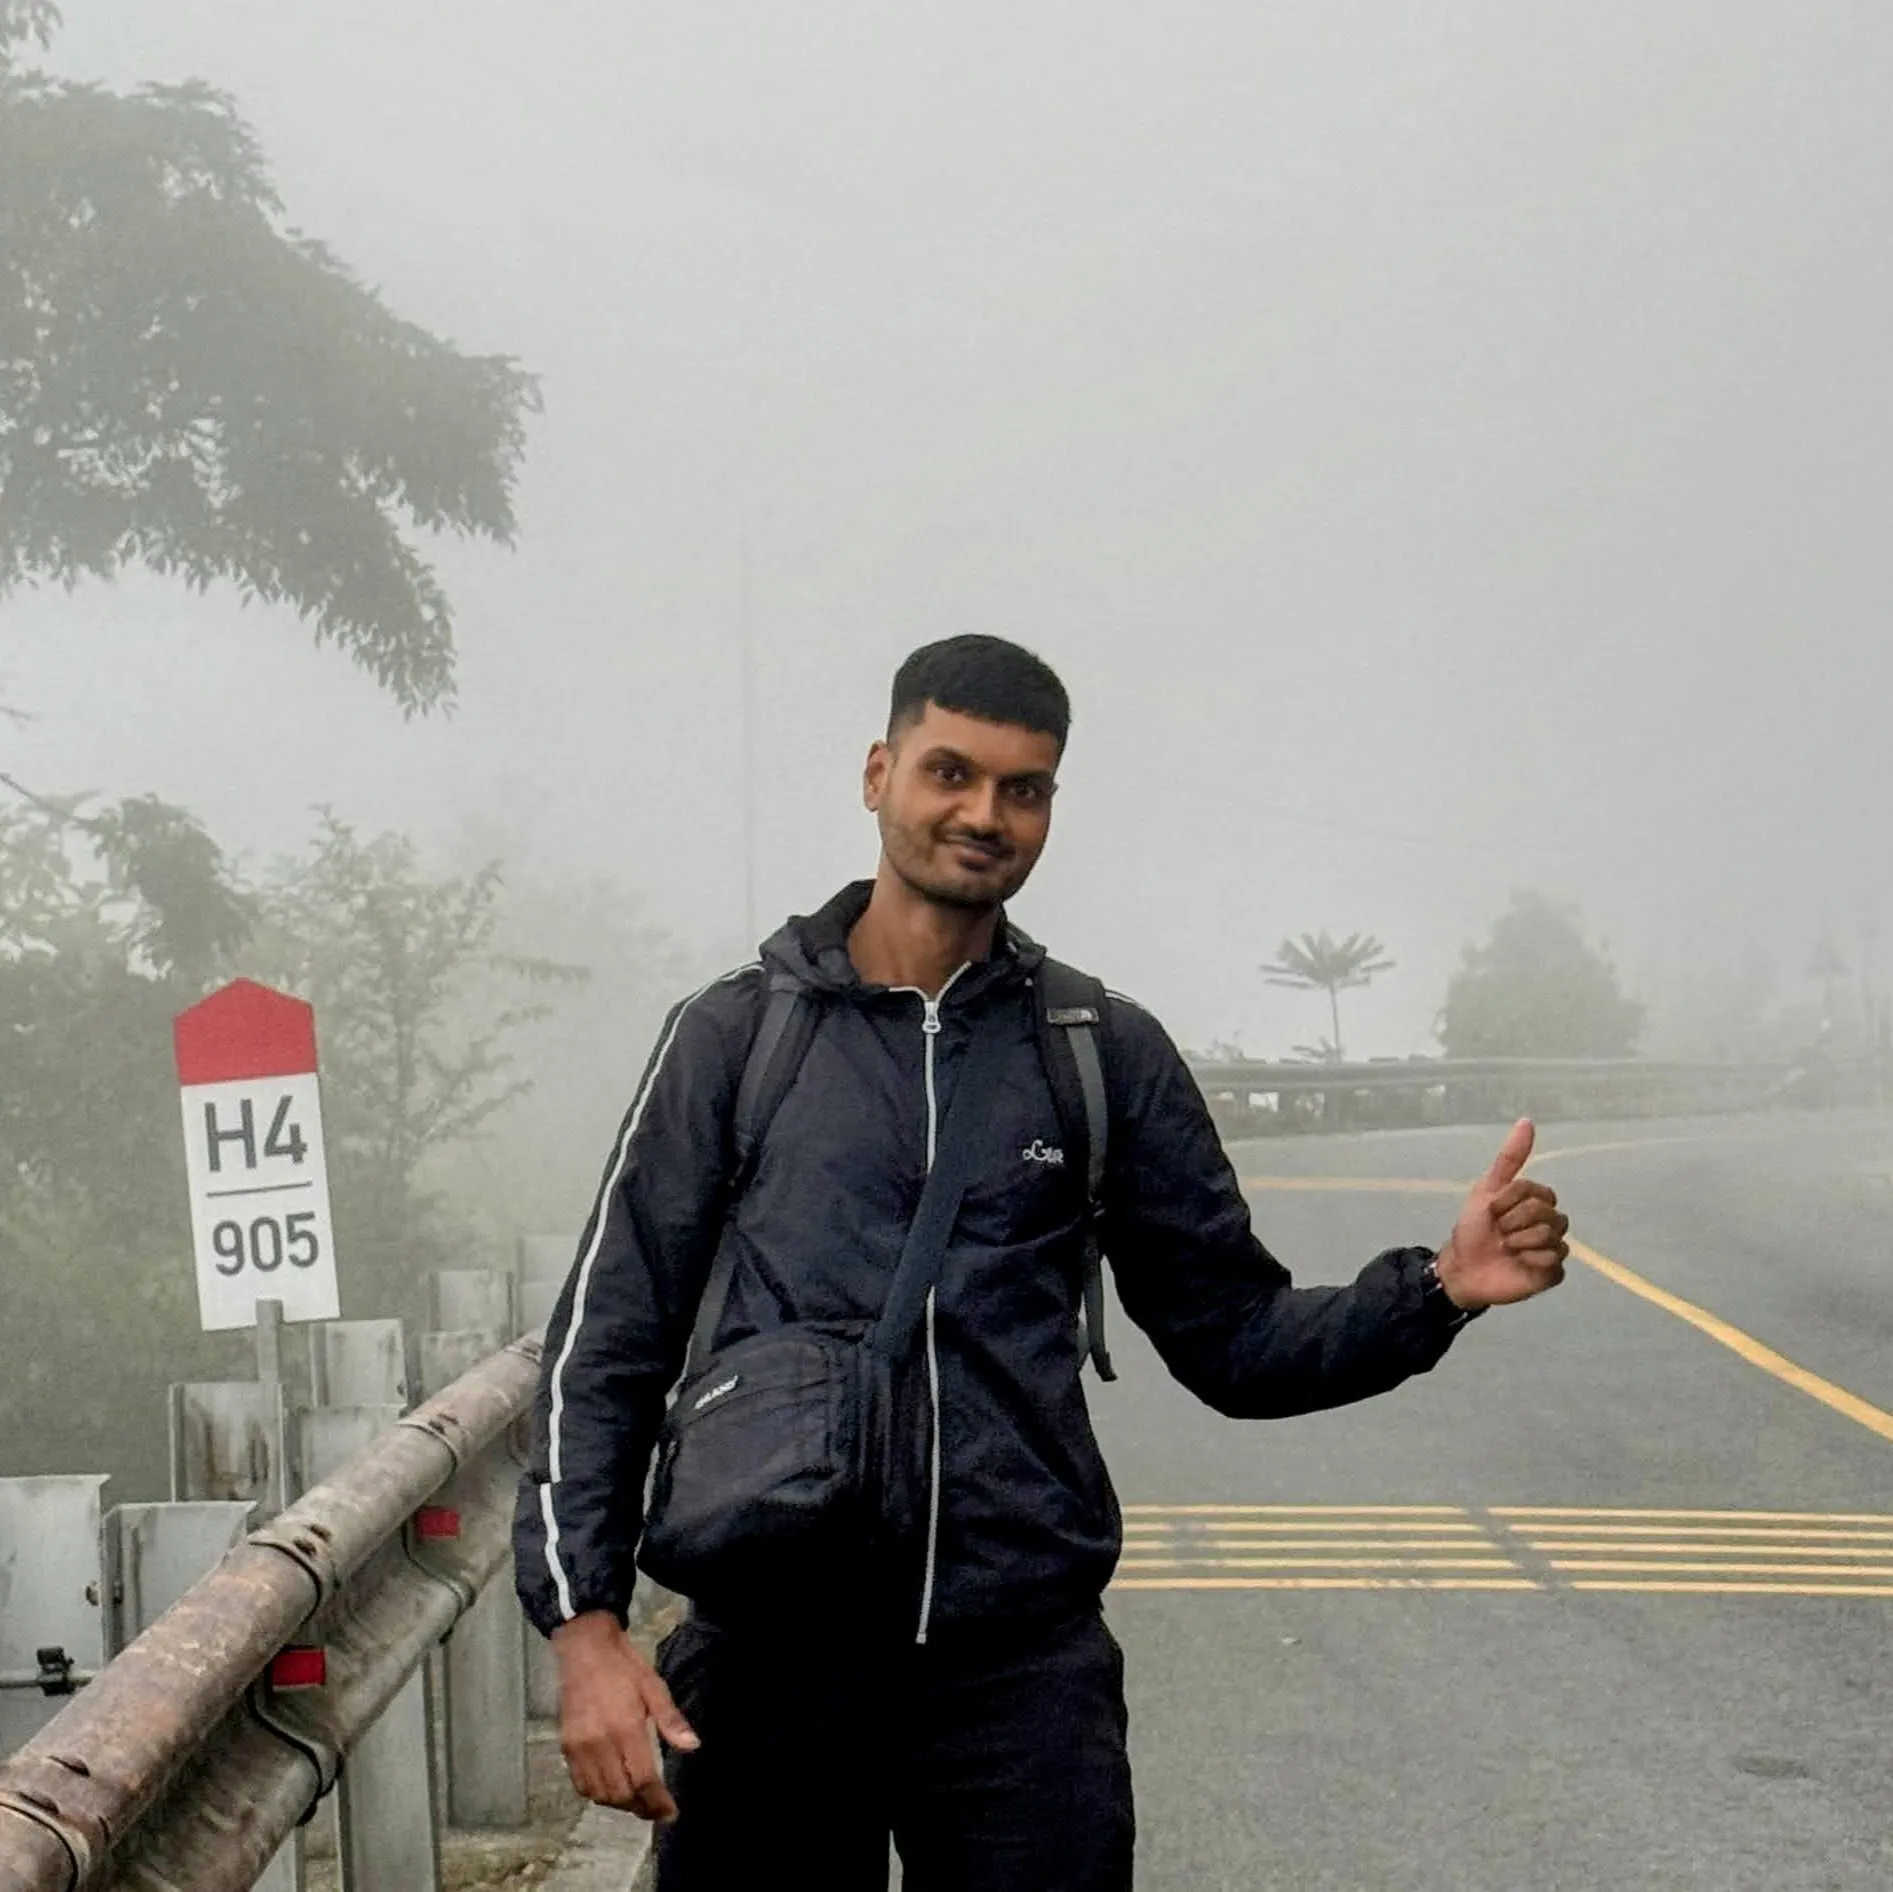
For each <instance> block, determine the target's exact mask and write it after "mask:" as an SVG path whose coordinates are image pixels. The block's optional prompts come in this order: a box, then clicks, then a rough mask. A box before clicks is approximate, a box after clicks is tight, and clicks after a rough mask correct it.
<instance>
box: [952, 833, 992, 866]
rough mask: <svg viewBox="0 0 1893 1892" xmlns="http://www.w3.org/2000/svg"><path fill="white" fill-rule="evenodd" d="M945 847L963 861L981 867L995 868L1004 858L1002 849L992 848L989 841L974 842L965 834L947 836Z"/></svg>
mask: <svg viewBox="0 0 1893 1892" xmlns="http://www.w3.org/2000/svg"><path fill="white" fill-rule="evenodd" d="M947 846H948V847H950V848H951V849H952V850H953V851H954V853H956V854H958V855H960V856H961V857H962V858H963V859H966V860H969V861H972V862H974V863H975V864H977V865H978V866H981V867H997V866H998V865H999V863H1000V862H1001V861H1003V860H1004V859H1005V858H1006V853H1005V850H1004V849H1003V848H998V847H994V846H993V844H992V843H991V842H990V841H979V840H975V839H974V838H973V837H972V836H971V835H967V834H955V835H949V836H948V837H947Z"/></svg>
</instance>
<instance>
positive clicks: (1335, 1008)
mask: <svg viewBox="0 0 1893 1892" xmlns="http://www.w3.org/2000/svg"><path fill="white" fill-rule="evenodd" d="M1393 964H1394V962H1393V961H1392V960H1391V959H1389V958H1388V957H1387V949H1386V948H1385V947H1384V946H1383V945H1382V944H1381V943H1380V941H1379V940H1377V939H1376V938H1375V937H1374V936H1373V934H1371V933H1350V934H1349V935H1348V936H1347V938H1346V939H1344V940H1336V939H1334V938H1333V937H1332V936H1331V935H1330V934H1329V933H1327V932H1326V931H1325V930H1324V931H1322V932H1320V933H1304V934H1303V935H1302V936H1301V938H1300V939H1298V940H1297V939H1285V940H1283V941H1282V943H1281V945H1280V946H1279V947H1278V948H1277V949H1276V956H1275V958H1274V959H1272V960H1271V961H1270V962H1269V963H1268V964H1267V965H1265V966H1264V967H1263V968H1262V970H1263V972H1264V973H1265V974H1266V975H1267V977H1268V982H1269V984H1270V985H1285V986H1288V987H1291V988H1292V989H1293V990H1295V991H1297V992H1325V993H1327V995H1328V1015H1329V1017H1330V1019H1331V1020H1332V1021H1333V1025H1334V1035H1333V1037H1332V1038H1331V1039H1328V1040H1324V1042H1323V1045H1322V1047H1321V1048H1320V1050H1319V1051H1318V1052H1317V1053H1315V1054H1312V1055H1316V1056H1318V1057H1319V1058H1320V1059H1321V1061H1323V1062H1327V1063H1334V1064H1338V1063H1340V1062H1341V1057H1342V1052H1341V996H1340V995H1341V994H1342V993H1343V992H1348V991H1352V990H1354V989H1355V988H1356V987H1359V986H1364V985H1367V984H1369V983H1370V982H1371V981H1372V980H1373V978H1374V977H1375V975H1376V974H1377V973H1382V972H1391V971H1392V970H1393ZM1307 1049H1308V1048H1307V1047H1306V1046H1297V1050H1298V1051H1307Z"/></svg>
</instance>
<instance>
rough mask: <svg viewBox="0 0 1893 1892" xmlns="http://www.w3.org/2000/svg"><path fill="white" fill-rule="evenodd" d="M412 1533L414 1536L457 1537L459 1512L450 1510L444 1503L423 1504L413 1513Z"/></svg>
mask: <svg viewBox="0 0 1893 1892" xmlns="http://www.w3.org/2000/svg"><path fill="white" fill-rule="evenodd" d="M414 1535H415V1536H416V1537H458V1536H459V1535H460V1513H459V1512H458V1511H450V1510H449V1509H448V1508H447V1506H445V1505H444V1504H424V1505H422V1506H421V1508H420V1509H419V1510H418V1511H416V1512H415V1514H414Z"/></svg>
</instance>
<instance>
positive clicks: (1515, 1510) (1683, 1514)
mask: <svg viewBox="0 0 1893 1892" xmlns="http://www.w3.org/2000/svg"><path fill="white" fill-rule="evenodd" d="M1492 1515H1493V1516H1494V1517H1495V1518H1523V1519H1536V1518H1543V1519H1545V1520H1547V1522H1546V1524H1545V1526H1544V1528H1546V1529H1555V1530H1560V1531H1561V1530H1564V1529H1565V1528H1566V1527H1565V1525H1564V1523H1563V1522H1562V1520H1564V1519H1565V1518H1613V1519H1614V1518H1626V1519H1628V1518H1644V1519H1647V1520H1648V1521H1649V1522H1650V1523H1652V1524H1669V1523H1674V1522H1676V1521H1677V1520H1679V1519H1683V1518H1692V1519H1700V1520H1701V1521H1702V1522H1703V1523H1705V1524H1863V1525H1868V1526H1876V1525H1878V1526H1886V1527H1889V1528H1893V1513H1889V1512H1885V1511H1653V1510H1650V1509H1649V1508H1648V1507H1647V1506H1642V1505H1632V1506H1625V1507H1618V1508H1611V1507H1608V1506H1604V1507H1596V1506H1590V1505H1556V1504H1495V1505H1494V1506H1493V1507H1492ZM1553 1520H1556V1522H1553ZM1571 1528H1573V1529H1575V1528H1577V1527H1576V1526H1573V1527H1571Z"/></svg>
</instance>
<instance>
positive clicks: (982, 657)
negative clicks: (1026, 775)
mask: <svg viewBox="0 0 1893 1892" xmlns="http://www.w3.org/2000/svg"><path fill="white" fill-rule="evenodd" d="M929 703H938V704H939V706H940V707H941V708H942V709H943V710H952V711H954V712H955V713H956V714H957V715H960V716H977V717H978V718H979V719H980V721H981V722H986V723H1010V724H1012V725H1014V726H1015V727H1016V728H1019V729H1030V730H1035V731H1036V732H1037V733H1038V734H1039V735H1041V736H1050V737H1052V738H1053V739H1054V740H1055V741H1056V742H1057V744H1058V746H1059V748H1060V749H1063V748H1064V746H1065V738H1066V737H1067V736H1068V735H1069V734H1070V733H1071V698H1070V697H1068V696H1067V695H1066V694H1065V686H1064V685H1063V684H1062V683H1060V682H1059V680H1058V673H1057V672H1056V671H1055V670H1054V669H1053V668H1052V667H1051V665H1050V664H1048V663H1046V662H1045V661H1044V659H1043V658H1040V657H1035V656H1034V655H1033V654H1032V653H1031V652H1030V651H1029V650H1026V649H1025V648H1024V647H1023V646H1021V645H1019V644H1011V643H1008V642H1007V641H1006V640H1005V639H1004V638H1003V637H986V636H983V635H981V634H979V633H977V632H969V633H967V634H966V635H965V636H963V637H947V638H942V639H941V640H940V642H939V643H937V644H923V645H922V646H921V647H920V648H919V649H918V650H917V651H915V652H914V654H913V655H912V656H911V657H909V658H908V659H907V661H906V662H905V663H903V664H902V665H901V667H900V668H899V669H898V670H897V671H895V673H894V695H893V701H892V702H891V703H890V705H889V706H888V712H887V733H888V734H889V736H893V735H896V734H898V733H899V732H900V731H901V730H902V729H904V728H905V727H906V726H907V724H909V723H912V722H917V721H919V719H920V718H921V717H922V716H924V715H925V714H926V712H927V705H928V704H929Z"/></svg>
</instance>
